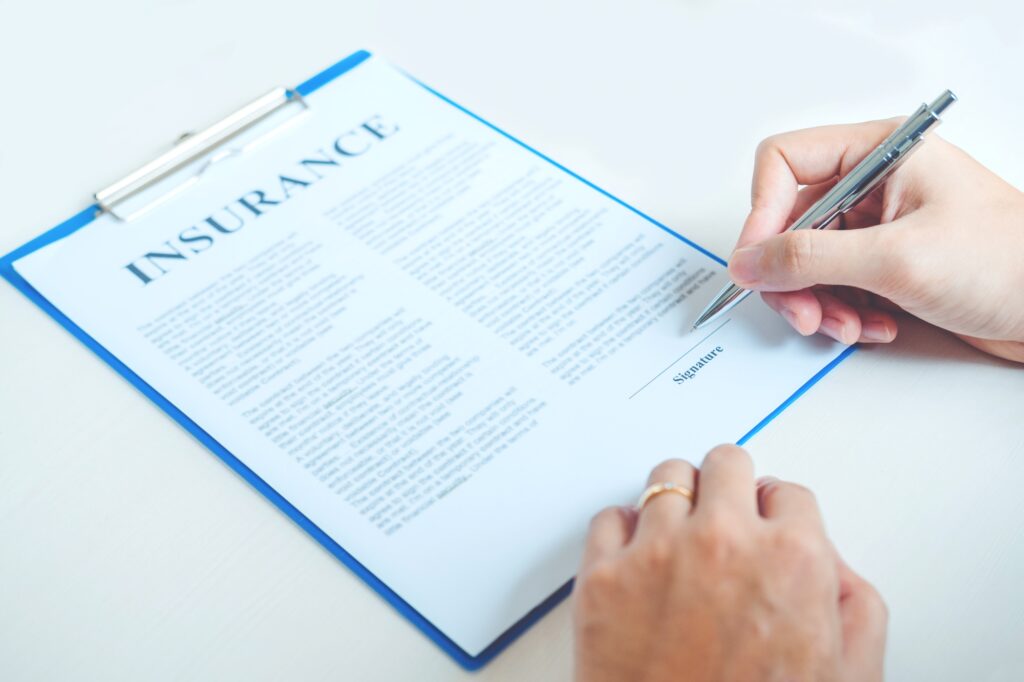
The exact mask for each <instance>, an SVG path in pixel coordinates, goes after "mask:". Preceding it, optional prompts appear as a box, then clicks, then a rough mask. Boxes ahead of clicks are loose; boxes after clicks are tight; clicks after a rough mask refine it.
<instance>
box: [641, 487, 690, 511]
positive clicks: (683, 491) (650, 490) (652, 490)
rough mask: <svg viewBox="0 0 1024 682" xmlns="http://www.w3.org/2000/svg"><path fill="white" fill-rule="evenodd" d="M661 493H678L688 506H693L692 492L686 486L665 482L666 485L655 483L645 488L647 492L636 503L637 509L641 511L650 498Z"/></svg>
mask: <svg viewBox="0 0 1024 682" xmlns="http://www.w3.org/2000/svg"><path fill="white" fill-rule="evenodd" d="M662 493H679V494H680V495H682V496H683V497H685V498H686V499H687V500H689V501H690V504H693V491H692V490H690V489H689V488H687V487H686V486H682V485H679V484H678V483H672V482H666V483H655V484H653V485H649V486H647V490H645V491H644V494H643V495H641V496H640V499H639V500H638V501H637V503H636V508H637V509H643V508H644V506H646V504H647V503H648V502H650V501H651V499H652V498H654V497H656V496H658V495H660V494H662Z"/></svg>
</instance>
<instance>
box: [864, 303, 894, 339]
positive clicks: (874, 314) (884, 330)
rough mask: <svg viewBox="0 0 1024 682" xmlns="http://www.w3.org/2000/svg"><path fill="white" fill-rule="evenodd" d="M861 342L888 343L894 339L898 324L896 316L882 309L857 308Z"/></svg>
mask: <svg viewBox="0 0 1024 682" xmlns="http://www.w3.org/2000/svg"><path fill="white" fill-rule="evenodd" d="M858 312H859V313H860V338H859V339H858V341H860V342H862V343H889V342H891V341H894V340H895V339H896V333H897V331H898V330H899V325H898V324H897V322H896V318H895V317H893V316H892V315H891V314H890V313H887V312H885V311H883V310H873V309H871V308H858Z"/></svg>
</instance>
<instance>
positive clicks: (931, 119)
mask: <svg viewBox="0 0 1024 682" xmlns="http://www.w3.org/2000/svg"><path fill="white" fill-rule="evenodd" d="M955 101H956V95H954V94H953V93H952V92H950V91H949V90H946V91H945V92H943V93H942V94H941V95H939V97H938V98H936V99H935V100H934V101H933V102H932V103H931V104H922V105H921V106H920V107H919V108H918V109H917V111H915V112H914V113H913V114H912V115H911V116H910V117H909V118H908V119H907V120H906V121H905V122H904V123H903V124H902V125H901V126H899V127H898V128H896V130H894V131H893V132H892V133H891V134H890V135H889V137H887V138H885V140H883V141H882V143H881V144H880V145H878V146H877V147H875V149H873V150H872V151H871V153H870V154H868V155H867V156H866V157H864V159H863V160H862V161H861V162H860V163H858V164H857V165H856V166H854V168H853V170H851V171H850V172H849V173H848V174H847V175H846V176H845V177H843V178H842V179H841V180H839V182H837V183H836V184H835V186H834V187H833V188H832V189H830V190H829V191H828V192H826V193H825V195H824V196H822V197H821V198H820V199H818V201H816V202H814V204H813V205H812V206H811V207H810V208H809V209H807V211H806V212H805V213H804V214H803V215H802V216H800V217H799V218H798V219H797V220H796V222H794V223H793V225H792V226H791V227H790V228H789V229H790V230H809V229H810V230H823V229H827V228H829V227H831V226H832V225H833V223H834V222H835V219H836V218H838V217H839V216H840V215H842V214H843V213H846V212H847V211H849V210H850V209H851V208H853V207H854V206H856V205H857V204H858V203H860V201H861V200H863V199H864V198H865V197H866V196H867V195H868V194H870V193H871V191H872V190H874V189H875V188H876V187H878V186H879V185H880V184H882V182H884V181H885V179H886V178H888V177H889V175H891V174H892V173H893V171H895V170H896V169H897V168H899V167H900V166H901V165H902V164H903V162H904V161H906V160H907V158H908V157H909V156H910V154H911V153H913V152H914V151H915V150H916V149H917V147H918V146H919V145H920V144H921V142H922V141H923V140H924V136H925V133H927V132H928V131H929V130H931V129H932V128H934V127H935V126H937V125H938V124H939V123H941V122H942V120H941V119H940V118H939V115H940V114H941V113H942V112H944V111H945V110H946V109H947V108H949V106H950V105H951V104H953V102H955Z"/></svg>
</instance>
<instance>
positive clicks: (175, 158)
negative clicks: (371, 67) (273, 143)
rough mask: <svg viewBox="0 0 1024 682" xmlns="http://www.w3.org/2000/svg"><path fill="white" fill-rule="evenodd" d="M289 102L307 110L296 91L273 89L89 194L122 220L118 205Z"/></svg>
mask: <svg viewBox="0 0 1024 682" xmlns="http://www.w3.org/2000/svg"><path fill="white" fill-rule="evenodd" d="M292 102H298V103H300V104H301V105H302V106H303V108H309V105H308V104H307V103H306V100H305V99H304V98H303V97H302V95H301V94H299V93H298V92H297V91H295V90H292V89H290V88H285V87H278V88H274V89H273V90H271V91H270V92H268V93H266V94H265V95H262V96H261V97H258V98H256V99H255V100H253V101H252V102H250V103H249V104H246V105H245V106H244V107H242V108H241V109H239V110H238V111H236V112H235V113H233V114H231V115H230V116H227V117H225V118H223V119H221V120H220V121H218V122H217V123H214V124H213V125H211V126H210V127H208V128H206V129H204V130H201V131H199V132H197V133H185V134H184V135H182V136H181V137H179V138H178V140H177V142H176V143H175V145H174V147H173V148H172V149H170V150H169V151H167V152H165V153H164V154H161V155H160V156H158V157H157V158H155V159H153V160H152V161H150V162H149V163H147V164H145V165H144V166H141V167H140V168H138V169H136V170H134V171H132V172H131V173H129V174H128V175H126V176H124V177H123V178H121V179H120V180H118V181H117V182H115V183H113V184H111V185H108V186H107V187H104V188H103V189H101V190H99V191H98V192H96V193H95V194H93V198H94V199H95V201H96V204H97V205H98V206H99V212H100V213H110V214H111V215H112V216H114V217H115V218H117V219H119V220H122V221H124V220H127V218H125V217H122V216H120V215H118V214H117V212H115V210H114V209H115V208H116V207H117V205H118V204H120V203H121V202H123V201H125V200H127V199H129V198H131V197H132V196H135V195H136V194H138V193H139V192H141V191H143V190H145V189H147V188H149V187H151V186H153V185H154V184H156V183H157V182H159V181H161V180H163V179H164V178H166V177H168V176H169V175H171V174H172V173H174V172H175V171H177V170H179V169H181V168H182V167H184V166H185V165H187V164H189V163H191V162H192V161H195V160H196V159H198V158H200V157H202V156H204V155H205V154H207V153H209V152H210V151H212V150H213V149H215V148H216V147H218V146H219V145H221V144H223V143H225V142H227V141H228V140H230V139H232V138H234V137H236V136H237V135H239V134H240V133H242V132H244V131H246V130H248V129H249V128H251V127H252V126H254V125H256V124H257V123H259V122H260V121H262V120H264V119H265V118H267V117H268V116H270V115H271V114H273V113H274V112H276V111H277V110H279V109H280V108H281V107H283V106H285V105H287V104H290V103H292Z"/></svg>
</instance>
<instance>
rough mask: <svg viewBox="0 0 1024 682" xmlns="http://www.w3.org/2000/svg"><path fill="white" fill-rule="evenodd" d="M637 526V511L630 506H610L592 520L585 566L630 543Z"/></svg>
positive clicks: (585, 550)
mask: <svg viewBox="0 0 1024 682" xmlns="http://www.w3.org/2000/svg"><path fill="white" fill-rule="evenodd" d="M635 527H636V511H634V510H633V509H631V508H629V507H608V508H607V509H604V510H602V511H601V512H599V513H598V514H597V515H596V516H595V517H594V518H593V519H591V521H590V530H589V531H588V532H587V541H586V546H585V547H584V549H583V564H582V567H583V568H587V567H588V566H592V565H593V564H595V563H597V562H598V561H600V560H601V559H603V558H606V557H608V556H611V555H614V554H615V553H616V552H618V551H619V550H621V549H622V548H623V547H625V546H626V544H627V543H629V540H630V539H631V538H632V537H633V531H634V528H635Z"/></svg>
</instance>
